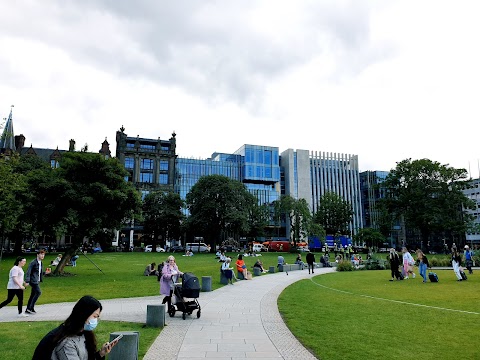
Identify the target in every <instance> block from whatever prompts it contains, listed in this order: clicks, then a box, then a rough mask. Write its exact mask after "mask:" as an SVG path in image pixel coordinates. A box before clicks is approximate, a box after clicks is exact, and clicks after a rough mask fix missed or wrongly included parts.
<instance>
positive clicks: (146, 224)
mask: <svg viewBox="0 0 480 360" xmlns="http://www.w3.org/2000/svg"><path fill="white" fill-rule="evenodd" d="M183 206H184V202H183V200H182V199H181V198H180V195H179V194H176V193H174V192H170V191H169V192H163V191H156V192H152V193H150V194H148V195H147V196H146V197H145V199H144V201H143V206H142V209H143V218H144V221H143V230H144V233H145V234H146V235H149V236H151V237H152V239H154V244H153V245H156V241H157V239H159V238H160V237H161V239H162V241H161V245H162V246H165V241H166V239H167V238H172V239H178V238H179V237H180V233H181V231H180V228H181V225H182V222H183V221H184V218H185V216H184V215H183V213H182V207H183Z"/></svg>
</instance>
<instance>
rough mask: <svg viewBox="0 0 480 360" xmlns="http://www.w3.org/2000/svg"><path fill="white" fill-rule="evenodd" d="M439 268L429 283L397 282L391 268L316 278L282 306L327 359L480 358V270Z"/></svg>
mask: <svg viewBox="0 0 480 360" xmlns="http://www.w3.org/2000/svg"><path fill="white" fill-rule="evenodd" d="M437 274H438V275H439V278H440V281H439V282H438V283H426V284H423V283H422V281H421V279H420V278H419V276H418V275H417V278H416V279H409V280H404V281H394V282H390V281H388V280H389V279H390V272H389V271H387V270H382V271H354V272H340V273H333V274H327V275H322V276H316V277H314V278H312V279H311V280H302V281H300V282H297V283H295V284H293V285H292V286H289V287H288V288H287V289H285V290H284V292H283V293H282V294H281V296H280V297H279V300H278V305H279V310H280V312H281V314H282V316H283V318H284V320H285V322H286V324H287V326H288V327H289V328H290V330H291V331H292V332H293V333H294V335H295V336H296V337H297V338H298V339H299V340H300V341H301V342H302V343H303V344H304V345H305V346H306V347H307V348H309V349H310V350H311V351H312V352H313V353H314V354H315V356H316V357H317V358H319V359H322V360H329V359H332V360H333V359H344V360H349V359H358V358H363V359H402V358H406V357H407V358H419V359H424V360H428V359H432V360H433V359H436V360H439V359H456V358H463V359H480V352H479V350H478V343H477V339H476V337H475V335H474V334H477V333H478V332H479V331H480V321H479V320H480V301H479V298H480V296H479V293H480V292H479V291H480V278H479V276H480V274H478V275H477V274H473V275H471V276H470V277H469V279H468V280H467V281H463V282H457V281H456V278H455V275H454V274H453V271H452V270H441V271H437ZM312 305H313V306H312Z"/></svg>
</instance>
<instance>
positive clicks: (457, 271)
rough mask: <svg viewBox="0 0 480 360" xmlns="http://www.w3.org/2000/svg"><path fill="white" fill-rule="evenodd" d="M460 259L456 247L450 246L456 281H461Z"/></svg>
mask: <svg viewBox="0 0 480 360" xmlns="http://www.w3.org/2000/svg"><path fill="white" fill-rule="evenodd" d="M461 261H462V257H461V256H460V254H459V253H458V251H457V248H456V247H452V267H453V272H454V273H455V276H456V277H457V281H462V275H461V274H460V263H461Z"/></svg>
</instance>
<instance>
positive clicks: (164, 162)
mask: <svg viewBox="0 0 480 360" xmlns="http://www.w3.org/2000/svg"><path fill="white" fill-rule="evenodd" d="M160 170H168V160H160Z"/></svg>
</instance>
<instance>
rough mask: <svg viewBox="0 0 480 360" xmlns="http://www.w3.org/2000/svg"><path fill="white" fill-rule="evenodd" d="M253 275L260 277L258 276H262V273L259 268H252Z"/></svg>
mask: <svg viewBox="0 0 480 360" xmlns="http://www.w3.org/2000/svg"><path fill="white" fill-rule="evenodd" d="M253 275H255V276H260V275H262V272H261V271H260V268H259V267H254V268H253Z"/></svg>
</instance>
